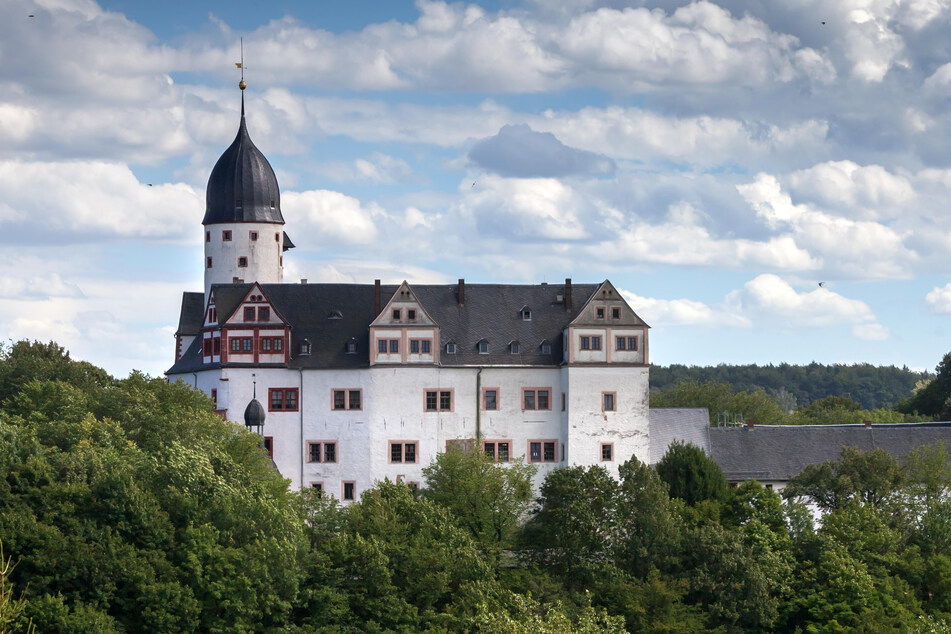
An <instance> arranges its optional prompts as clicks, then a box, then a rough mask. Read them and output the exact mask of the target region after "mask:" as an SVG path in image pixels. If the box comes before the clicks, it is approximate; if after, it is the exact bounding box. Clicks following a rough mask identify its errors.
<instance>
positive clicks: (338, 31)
mask: <svg viewBox="0 0 951 634" xmlns="http://www.w3.org/2000/svg"><path fill="white" fill-rule="evenodd" d="M773 5H775V6H773ZM946 5H947V3H945V2H933V1H931V0H910V1H904V2H897V1H893V2H889V1H886V0H842V1H841V2H836V3H829V2H823V1H820V0H802V1H801V2H797V3H761V2H758V1H755V0H721V2H718V3H717V2H707V1H700V2H677V1H663V0H661V1H657V2H599V1H597V0H548V1H545V2H542V1H541V0H536V1H532V0H525V1H516V0H500V1H497V2H482V3H443V2H434V1H429V0H426V1H423V0H420V1H418V2H415V3H413V2H396V1H382V0H380V1H363V2H361V1H354V2H348V3H329V2H292V1H287V2H281V1H280V0H278V1H276V2H272V3H260V2H251V1H238V2H235V1H232V2H204V3H196V2H179V1H172V2H165V3H145V2H139V1H133V0H114V1H109V2H99V3H96V2H92V1H89V0H31V1H25V0H10V1H8V2H4V3H2V4H0V338H2V339H3V340H10V339H12V340H17V339H21V338H30V339H40V340H49V339H55V340H57V341H59V342H60V343H62V344H63V345H65V346H67V347H68V348H69V349H70V350H71V351H72V352H73V354H74V356H76V357H79V358H83V359H87V360H89V361H91V362H93V363H96V364H98V365H101V366H103V367H105V368H106V369H108V370H109V371H111V372H113V373H116V374H119V375H124V374H126V373H128V372H129V371H131V370H132V369H140V370H143V371H145V372H148V373H151V374H155V375H157V374H161V372H162V371H164V370H165V369H166V368H167V367H168V366H169V365H170V364H171V362H172V355H173V339H172V333H173V332H174V330H175V326H176V324H177V319H178V310H179V302H180V296H181V292H182V291H183V290H200V288H201V276H202V272H203V271H202V268H201V265H202V261H201V239H202V235H203V233H202V228H201V226H200V222H201V217H202V215H203V211H204V209H203V201H204V188H205V183H206V181H207V178H208V174H209V172H210V170H211V167H212V166H213V165H214V162H215V160H216V159H217V157H218V156H219V155H220V153H221V152H222V151H223V150H224V149H225V148H226V147H227V145H228V144H229V143H230V141H231V139H232V138H233V137H234V134H235V131H236V129H237V124H238V108H239V104H240V95H239V92H238V90H237V87H236V84H237V81H238V79H239V75H238V71H237V70H236V69H235V66H234V62H236V61H238V42H239V39H240V38H242V37H243V38H244V42H245V62H246V67H247V72H246V79H247V81H248V84H249V87H248V89H247V92H246V98H247V109H248V126H249V130H250V133H251V136H252V138H253V139H254V141H255V143H256V144H257V145H258V147H260V148H261V149H262V151H264V152H265V154H266V155H267V156H268V158H269V159H270V161H271V164H272V165H273V166H274V168H275V170H276V172H277V174H278V178H279V180H280V183H281V189H282V208H283V212H284V217H285V219H286V221H287V226H286V230H287V232H288V234H289V235H290V236H291V238H292V239H293V241H294V242H295V244H296V245H297V246H298V248H297V249H295V250H293V251H291V252H290V253H289V254H288V255H287V257H286V258H285V265H286V279H287V280H288V281H292V280H296V279H298V278H308V279H310V280H312V281H346V282H361V283H372V281H373V280H374V279H375V278H381V279H383V280H385V281H386V282H399V281H401V280H403V279H408V280H409V281H410V282H414V281H418V282H447V283H449V282H453V281H454V280H456V279H457V278H459V277H464V278H466V280H468V281H470V282H514V283H538V282H543V281H547V282H552V283H554V282H559V281H562V280H564V278H565V277H571V278H572V279H574V280H575V281H577V282H598V281H601V280H603V279H606V278H607V279H610V280H611V281H612V282H613V283H614V284H615V286H617V287H618V288H620V289H622V290H623V291H624V292H625V294H626V296H627V297H628V299H629V301H630V302H631V304H632V306H633V307H634V309H635V310H636V311H637V312H638V314H640V315H641V316H642V317H643V318H644V319H645V320H647V322H648V323H650V324H651V326H652V327H653V330H652V332H651V337H652V339H651V347H650V350H651V355H652V361H654V362H655V363H661V364H669V363H686V364H698V365H706V364H716V363H751V362H753V363H761V364H763V363H780V362H790V363H808V362H811V361H819V362H822V363H853V362H870V363H875V364H895V365H899V366H901V365H907V366H909V367H912V368H932V367H933V366H934V365H935V364H936V363H937V361H938V360H939V359H940V358H941V356H942V355H943V354H944V353H945V352H947V351H948V349H949V348H951V344H949V338H951V332H949V328H948V323H949V316H951V278H949V274H948V272H949V270H951V214H949V213H948V211H947V207H948V205H947V201H948V200H949V199H951V150H949V149H948V143H947V139H948V138H951V135H949V132H951V115H949V111H951V109H949V107H948V106H949V105H951V46H949V45H948V42H949V41H951V39H949V37H948V35H949V34H951V8H949V7H948V6H946ZM29 15H33V16H34V17H32V18H30V17H28V16H29ZM819 282H823V285H822V286H821V287H820V286H819Z"/></svg>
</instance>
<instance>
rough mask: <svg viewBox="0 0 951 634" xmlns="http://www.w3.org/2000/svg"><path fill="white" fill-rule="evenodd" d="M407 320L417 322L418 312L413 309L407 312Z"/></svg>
mask: <svg viewBox="0 0 951 634" xmlns="http://www.w3.org/2000/svg"><path fill="white" fill-rule="evenodd" d="M406 318H407V319H408V320H410V321H416V311H415V310H413V309H412V308H408V309H407V310H406Z"/></svg>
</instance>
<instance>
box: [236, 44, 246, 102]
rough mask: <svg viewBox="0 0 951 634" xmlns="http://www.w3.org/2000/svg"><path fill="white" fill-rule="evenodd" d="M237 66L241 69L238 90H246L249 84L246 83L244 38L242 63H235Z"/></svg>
mask: <svg viewBox="0 0 951 634" xmlns="http://www.w3.org/2000/svg"><path fill="white" fill-rule="evenodd" d="M234 65H235V66H237V67H238V68H240V69H241V81H239V82H238V88H240V89H241V90H244V89H245V88H247V87H248V84H247V83H245V81H244V38H243V37H242V38H241V61H240V62H235V63H234Z"/></svg>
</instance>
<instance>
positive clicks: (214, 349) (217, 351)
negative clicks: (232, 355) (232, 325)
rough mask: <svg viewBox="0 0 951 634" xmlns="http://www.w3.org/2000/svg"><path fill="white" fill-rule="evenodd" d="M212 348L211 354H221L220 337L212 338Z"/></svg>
mask: <svg viewBox="0 0 951 634" xmlns="http://www.w3.org/2000/svg"><path fill="white" fill-rule="evenodd" d="M214 342H215V343H214V346H213V347H212V354H213V355H215V356H218V355H219V354H221V337H215V338H214Z"/></svg>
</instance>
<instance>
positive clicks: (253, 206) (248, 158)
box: [201, 93, 284, 225]
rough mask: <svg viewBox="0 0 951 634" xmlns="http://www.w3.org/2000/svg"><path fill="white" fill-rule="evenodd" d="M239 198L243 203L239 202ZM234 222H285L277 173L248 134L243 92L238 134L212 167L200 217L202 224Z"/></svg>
mask: <svg viewBox="0 0 951 634" xmlns="http://www.w3.org/2000/svg"><path fill="white" fill-rule="evenodd" d="M239 201H240V202H241V206H240V207H238V206H237V203H238V202H239ZM272 201H273V202H274V206H273V207H272V206H271V202H272ZM232 222H273V223H279V224H284V217H283V216H282V215H281V191H280V189H279V188H278V185H277V177H276V176H275V175H274V170H273V169H271V164H270V163H268V161H267V158H265V157H264V154H263V153H262V152H261V150H259V149H258V148H257V147H256V146H255V145H254V143H253V142H252V141H251V137H250V136H249V135H248V126H247V123H246V122H245V119H244V93H242V94H241V124H240V125H239V126H238V134H237V136H235V138H234V141H233V142H232V143H231V145H230V146H229V147H228V149H227V150H225V151H224V154H222V155H221V157H220V158H219V159H218V162H217V163H215V167H214V169H212V170H211V176H210V177H209V178H208V187H207V189H206V190H205V217H204V219H203V220H202V221H201V223H202V224H203V225H211V224H217V223H232Z"/></svg>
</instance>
